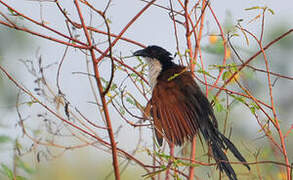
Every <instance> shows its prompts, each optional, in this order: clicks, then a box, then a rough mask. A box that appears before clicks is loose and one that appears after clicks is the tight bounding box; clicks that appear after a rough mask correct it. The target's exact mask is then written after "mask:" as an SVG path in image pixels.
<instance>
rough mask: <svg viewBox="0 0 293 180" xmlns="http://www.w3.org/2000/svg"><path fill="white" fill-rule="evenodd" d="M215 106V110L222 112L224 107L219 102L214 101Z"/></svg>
mask: <svg viewBox="0 0 293 180" xmlns="http://www.w3.org/2000/svg"><path fill="white" fill-rule="evenodd" d="M215 108H216V111H217V112H222V111H223V110H224V107H223V105H222V104H221V103H216V104H215Z"/></svg>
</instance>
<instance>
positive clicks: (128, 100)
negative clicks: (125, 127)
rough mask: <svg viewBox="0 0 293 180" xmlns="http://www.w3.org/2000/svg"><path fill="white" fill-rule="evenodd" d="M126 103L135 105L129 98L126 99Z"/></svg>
mask: <svg viewBox="0 0 293 180" xmlns="http://www.w3.org/2000/svg"><path fill="white" fill-rule="evenodd" d="M126 101H127V102H129V103H130V104H132V105H135V103H134V101H133V100H132V99H131V98H130V97H127V98H126Z"/></svg>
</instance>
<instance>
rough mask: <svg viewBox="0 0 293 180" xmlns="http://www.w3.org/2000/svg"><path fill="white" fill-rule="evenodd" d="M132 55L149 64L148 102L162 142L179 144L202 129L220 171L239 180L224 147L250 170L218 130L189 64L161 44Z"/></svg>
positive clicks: (231, 144) (159, 140)
mask: <svg viewBox="0 0 293 180" xmlns="http://www.w3.org/2000/svg"><path fill="white" fill-rule="evenodd" d="M133 55H134V56H141V57H143V58H144V59H145V60H146V62H147V63H148V64H149V81H150V82H149V83H150V85H151V88H152V98H151V99H150V101H149V103H148V106H149V112H150V114H151V116H152V118H153V121H154V122H153V124H154V126H155V127H154V130H155V135H156V139H157V141H158V143H159V144H160V145H162V141H163V137H165V138H166V140H167V141H168V143H169V144H171V143H173V144H175V145H179V146H180V145H182V144H183V143H184V142H185V141H186V140H192V138H193V137H194V136H195V135H196V134H197V133H199V132H201V134H202V136H203V137H204V139H205V140H206V142H207V143H208V145H209V146H210V147H211V150H212V153H213V157H214V159H215V161H216V162H217V164H218V166H219V169H220V171H222V172H223V171H224V172H225V173H226V175H227V176H228V177H229V179H230V180H237V176H236V174H235V172H234V170H233V168H232V167H231V164H230V163H229V162H228V161H229V160H228V158H227V156H226V154H225V153H224V152H223V149H229V150H230V151H231V152H232V153H233V154H234V156H235V157H236V158H237V159H238V160H239V161H241V162H243V165H244V166H246V167H247V168H248V169H249V170H250V167H249V166H248V165H247V162H246V160H245V159H244V157H243V156H242V155H241V154H240V152H239V151H238V149H237V148H236V147H235V145H234V144H233V143H232V142H231V141H230V140H229V139H228V138H226V137H225V136H224V135H223V134H222V133H220V132H219V130H218V127H217V121H216V117H215V115H214V113H213V109H212V107H211V105H210V103H209V101H208V99H207V98H206V96H205V95H204V94H203V93H202V91H201V89H200V87H199V86H198V85H197V83H196V82H195V80H194V78H193V77H192V73H191V72H190V71H188V69H187V68H186V67H184V66H180V65H177V64H175V63H174V62H173V61H172V60H173V58H172V57H171V53H169V52H168V51H166V50H165V49H163V48H161V47H159V46H148V47H147V48H145V49H142V50H138V51H136V52H134V53H133Z"/></svg>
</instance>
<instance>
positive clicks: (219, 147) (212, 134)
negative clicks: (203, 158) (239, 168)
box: [201, 121, 250, 180]
mask: <svg viewBox="0 0 293 180" xmlns="http://www.w3.org/2000/svg"><path fill="white" fill-rule="evenodd" d="M209 122H210V121H209ZM208 124H209V125H208V126H207V127H202V128H201V131H202V134H203V136H204V138H205V140H206V141H208V143H209V145H210V146H211V149H212V152H213V155H214V159H215V161H216V162H217V163H218V166H219V168H220V171H222V172H223V171H224V172H225V173H226V175H227V176H228V177H229V179H230V180H237V176H236V174H235V172H234V170H233V168H232V166H231V164H230V163H229V162H228V161H229V160H228V158H227V156H226V154H225V153H224V152H223V149H229V150H230V151H231V152H232V153H233V155H234V156H235V157H236V158H237V159H238V160H239V161H241V162H243V163H244V164H243V165H244V166H246V167H247V169H248V170H250V167H249V166H248V165H247V164H246V163H247V162H246V160H245V159H244V157H243V156H242V155H241V154H240V152H239V151H238V149H237V148H236V147H235V145H234V144H233V143H232V142H231V141H230V140H229V139H228V138H226V137H225V136H224V135H223V134H222V133H220V132H219V131H218V130H217V129H216V128H215V127H214V126H213V125H212V124H211V123H208Z"/></svg>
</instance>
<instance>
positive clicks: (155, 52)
mask: <svg viewBox="0 0 293 180" xmlns="http://www.w3.org/2000/svg"><path fill="white" fill-rule="evenodd" d="M133 55H134V56H141V57H144V58H151V59H157V60H159V61H160V63H161V64H162V65H167V64H170V63H172V60H173V58H172V57H171V55H172V54H171V53H170V52H168V51H167V50H165V49H163V48H161V47H159V46H148V47H146V48H144V49H141V50H138V51H135V52H134V53H133Z"/></svg>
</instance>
